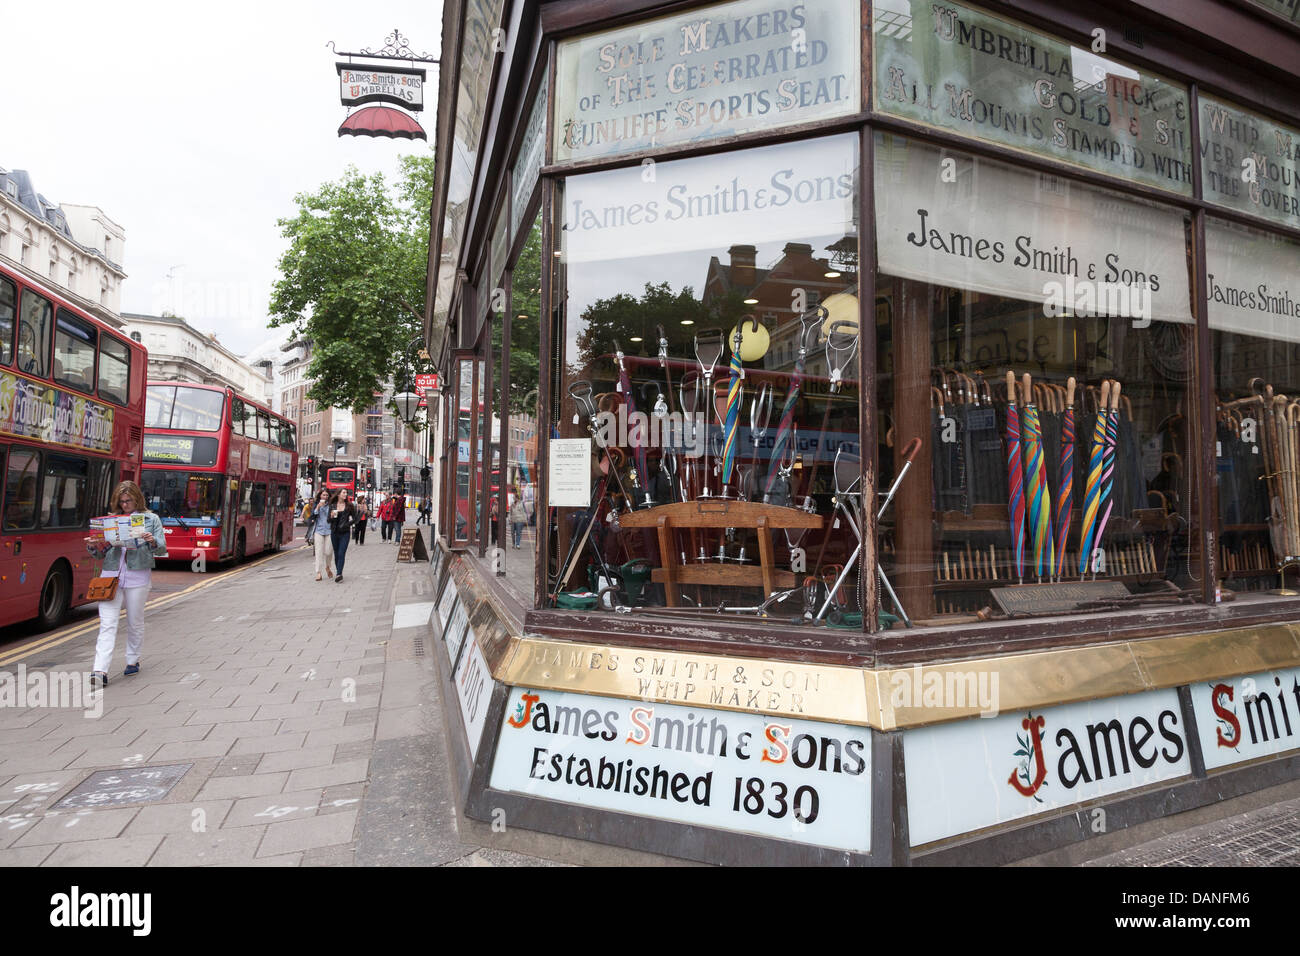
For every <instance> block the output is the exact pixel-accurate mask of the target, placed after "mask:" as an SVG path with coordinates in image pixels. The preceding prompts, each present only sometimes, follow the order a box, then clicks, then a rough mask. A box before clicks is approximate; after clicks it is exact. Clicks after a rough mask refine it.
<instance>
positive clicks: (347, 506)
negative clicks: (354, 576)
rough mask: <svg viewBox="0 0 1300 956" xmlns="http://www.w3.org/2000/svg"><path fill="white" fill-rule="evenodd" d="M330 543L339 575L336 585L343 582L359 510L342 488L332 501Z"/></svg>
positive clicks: (330, 508) (335, 577)
mask: <svg viewBox="0 0 1300 956" xmlns="http://www.w3.org/2000/svg"><path fill="white" fill-rule="evenodd" d="M329 523H330V542H331V544H333V545H334V566H335V567H336V568H338V574H336V575H334V583H335V584H338V583H339V582H341V581H342V580H343V560H344V558H345V557H346V556H347V553H348V542H349V541H351V540H352V526H353V525H354V524H356V523H357V508H356V505H354V504H353V503H352V502H351V501H349V500H348V490H347V489H346V488H340V489H339V490H338V492H337V493H336V494H335V495H334V497H333V498H332V499H330V506H329Z"/></svg>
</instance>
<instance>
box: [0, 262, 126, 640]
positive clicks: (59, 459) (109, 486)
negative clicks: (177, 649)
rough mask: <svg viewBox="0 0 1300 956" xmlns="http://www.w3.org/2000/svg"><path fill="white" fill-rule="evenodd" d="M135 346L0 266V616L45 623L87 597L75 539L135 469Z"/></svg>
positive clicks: (86, 561) (83, 559)
mask: <svg viewBox="0 0 1300 956" xmlns="http://www.w3.org/2000/svg"><path fill="white" fill-rule="evenodd" d="M147 360H148V355H147V353H146V352H145V350H144V348H143V347H142V346H140V345H138V344H137V343H135V342H132V341H131V340H130V339H128V338H127V337H126V336H125V335H123V334H122V333H121V332H118V331H117V330H116V329H113V328H111V327H110V326H108V325H106V324H105V323H103V322H100V321H99V320H97V319H95V318H92V317H91V316H89V315H87V314H86V313H85V312H83V311H81V310H80V309H78V308H77V307H76V306H74V305H73V304H72V303H71V302H70V301H68V300H67V299H65V298H62V297H60V296H59V295H58V294H57V293H55V292H53V291H51V290H50V289H48V288H46V287H45V286H44V285H42V284H41V283H39V282H38V281H36V280H35V279H33V278H30V277H29V276H28V275H27V273H25V272H18V271H15V270H11V269H8V268H5V267H4V266H0V472H2V473H3V476H4V483H3V487H4V504H3V507H2V510H0V582H3V583H0V625H8V624H13V623H16V622H18V621H25V620H28V619H30V618H33V617H34V618H36V619H37V620H38V621H39V623H40V625H41V626H42V627H53V626H54V625H56V624H58V623H59V622H60V621H61V620H62V619H63V617H64V615H66V614H67V611H68V608H69V607H71V606H73V605H76V604H84V603H85V601H86V585H87V583H89V581H90V579H91V578H92V577H94V576H95V570H96V567H97V565H96V563H95V562H94V561H93V560H92V559H91V558H90V556H89V555H88V554H86V547H85V543H84V541H83V540H82V539H83V538H85V537H86V535H87V534H88V533H89V529H90V519H91V518H93V517H96V516H98V515H102V514H104V513H105V512H106V511H108V510H109V498H110V497H111V496H112V493H113V486H114V485H115V484H116V483H117V482H118V481H122V480H129V481H135V480H137V479H138V478H139V468H140V460H141V457H140V456H141V438H142V435H143V425H144V403H145V370H146V365H147Z"/></svg>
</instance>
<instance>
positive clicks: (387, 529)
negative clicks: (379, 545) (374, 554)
mask: <svg viewBox="0 0 1300 956" xmlns="http://www.w3.org/2000/svg"><path fill="white" fill-rule="evenodd" d="M376 514H378V515H379V521H380V526H379V527H380V531H379V534H380V538H381V539H382V540H384V541H387V540H388V539H389V538H391V537H392V536H393V497H392V495H385V496H384V502H383V504H381V505H380V506H379V510H378V511H377V512H376Z"/></svg>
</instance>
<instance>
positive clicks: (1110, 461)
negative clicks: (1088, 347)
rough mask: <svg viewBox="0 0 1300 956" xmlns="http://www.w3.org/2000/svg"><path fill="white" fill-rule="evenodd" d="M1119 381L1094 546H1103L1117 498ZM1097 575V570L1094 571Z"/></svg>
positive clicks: (1103, 465)
mask: <svg viewBox="0 0 1300 956" xmlns="http://www.w3.org/2000/svg"><path fill="white" fill-rule="evenodd" d="M1119 390H1120V383H1119V382H1111V386H1110V408H1109V410H1108V411H1107V412H1106V447H1105V450H1104V451H1103V452H1102V457H1101V493H1100V494H1099V495H1098V506H1097V507H1098V508H1099V509H1100V510H1101V520H1100V521H1099V522H1098V523H1097V537H1096V539H1095V540H1094V541H1093V546H1094V547H1098V548H1100V547H1101V538H1102V535H1104V534H1105V533H1106V522H1108V521H1109V520H1110V512H1111V509H1112V508H1114V507H1115V500H1114V499H1113V498H1111V496H1110V492H1111V488H1113V487H1114V485H1115V448H1116V446H1117V445H1118V444H1119ZM1093 576H1094V577H1095V576H1096V572H1094V573H1093Z"/></svg>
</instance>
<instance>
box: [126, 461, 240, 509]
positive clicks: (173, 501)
mask: <svg viewBox="0 0 1300 956" xmlns="http://www.w3.org/2000/svg"><path fill="white" fill-rule="evenodd" d="M221 481H222V478H221V476H220V475H205V474H191V473H189V472H184V471H163V470H161V469H157V468H146V469H144V471H143V473H142V474H141V476H140V488H141V490H142V491H143V492H144V497H145V501H147V502H148V503H149V508H150V510H152V511H156V512H157V513H158V517H160V518H162V519H164V520H169V519H172V518H179V519H181V520H182V521H184V520H185V519H187V518H211V519H215V520H217V521H220V520H221Z"/></svg>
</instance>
